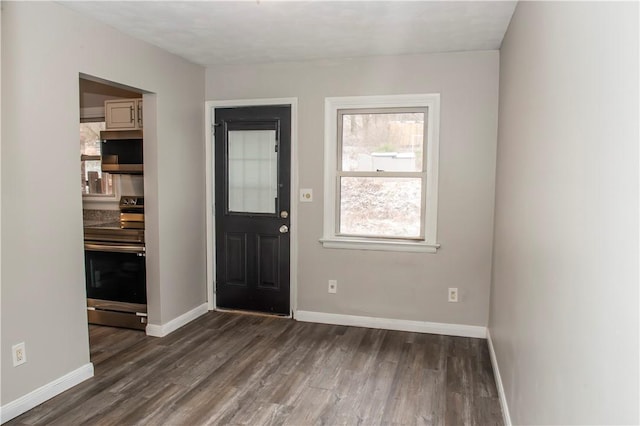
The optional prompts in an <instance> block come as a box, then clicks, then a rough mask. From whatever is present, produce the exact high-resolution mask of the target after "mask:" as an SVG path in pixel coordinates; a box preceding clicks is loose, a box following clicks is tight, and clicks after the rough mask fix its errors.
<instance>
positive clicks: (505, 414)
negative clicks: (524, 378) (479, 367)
mask: <svg viewBox="0 0 640 426" xmlns="http://www.w3.org/2000/svg"><path fill="white" fill-rule="evenodd" d="M487 341H488V343H489V357H490V358H491V366H492V367H493V375H494V377H495V380H496V387H497V388H498V398H499V399H500V408H502V418H503V419H504V424H505V426H511V425H512V424H513V423H511V415H510V414H509V406H508V405H507V396H506V395H505V393H504V386H503V385H502V377H500V369H499V368H498V358H496V352H495V350H494V349H493V341H492V340H491V332H490V331H489V329H487Z"/></svg>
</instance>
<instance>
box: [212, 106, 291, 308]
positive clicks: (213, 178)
mask: <svg viewBox="0 0 640 426" xmlns="http://www.w3.org/2000/svg"><path fill="white" fill-rule="evenodd" d="M268 105H290V106H291V216H290V217H291V226H290V228H291V229H290V235H291V237H290V238H291V240H290V243H291V254H290V259H289V265H290V268H289V271H290V281H289V311H290V315H289V316H290V317H292V316H293V315H294V313H295V312H296V311H297V294H298V196H297V194H298V98H267V99H236V100H220V101H206V102H205V103H204V113H205V135H206V144H205V156H206V161H207V163H206V174H207V181H206V192H207V193H206V198H205V201H206V206H207V213H206V216H207V227H206V229H207V305H208V307H209V310H210V311H213V310H216V309H217V304H216V293H215V285H214V283H215V279H216V263H215V257H216V256H215V252H216V246H215V230H216V227H215V211H216V209H215V199H216V198H215V189H216V185H215V175H214V165H215V150H214V149H213V143H214V142H215V139H214V138H213V130H214V126H213V124H214V114H215V109H216V108H223V107H243V106H268Z"/></svg>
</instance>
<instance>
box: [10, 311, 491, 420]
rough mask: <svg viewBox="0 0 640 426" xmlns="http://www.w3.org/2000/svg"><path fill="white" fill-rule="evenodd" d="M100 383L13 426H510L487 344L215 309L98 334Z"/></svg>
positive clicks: (94, 347)
mask: <svg viewBox="0 0 640 426" xmlns="http://www.w3.org/2000/svg"><path fill="white" fill-rule="evenodd" d="M90 341H91V361H92V362H93V364H94V366H95V377H94V378H92V379H89V380H87V381H85V382H84V383H82V384H80V385H78V386H76V387H74V388H73V389H70V390H68V391H67V392H64V393H63V394H61V395H58V396H57V397H55V398H53V399H51V400H49V401H47V402H45V403H44V404H42V405H40V406H38V407H36V408H34V409H32V410H31V411H29V412H27V413H25V414H23V415H22V416H20V417H18V418H16V419H14V420H12V421H10V422H8V423H7V424H8V425H20V424H26V425H33V424H47V425H79V424H90V425H134V424H140V425H205V424H207V425H209V424H221V425H227V424H229V425H234V424H247V425H263V424H287V425H307V424H323V425H338V424H345V425H376V424H384V425H404V424H406V425H413V424H421V425H422V424H437V425H442V424H446V425H499V424H502V414H501V411H500V405H499V402H498V398H497V391H496V386H495V382H494V378H493V372H492V368H491V363H490V359H489V352H488V348H487V342H486V340H482V339H471V338H463V337H449V336H440V335H433V334H420V333H408V332H399V331H386V330H375V329H367V328H358V327H344V326H331V325H324V324H309V323H301V322H296V321H293V320H290V319H283V318H273V317H262V316H251V315H240V314H234V313H218V312H210V313H208V314H206V315H204V316H203V317H201V318H199V319H198V320H196V321H194V322H192V323H190V324H189V325H187V326H185V327H183V328H181V329H179V330H177V331H175V332H174V333H172V334H170V335H169V336H166V337H164V338H154V337H147V336H145V335H144V333H142V332H139V331H133V330H125V329H116V328H109V327H98V326H90Z"/></svg>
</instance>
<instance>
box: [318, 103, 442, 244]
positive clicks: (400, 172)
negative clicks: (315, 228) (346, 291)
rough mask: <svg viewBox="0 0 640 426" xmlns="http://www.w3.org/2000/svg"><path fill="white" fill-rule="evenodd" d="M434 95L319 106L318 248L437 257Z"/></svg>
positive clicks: (436, 136)
mask: <svg viewBox="0 0 640 426" xmlns="http://www.w3.org/2000/svg"><path fill="white" fill-rule="evenodd" d="M438 116H439V95H437V94H435V95H402V96H366V97H348V98H327V99H326V100H325V212H324V213H325V220H324V236H323V238H322V239H321V241H322V243H323V245H324V247H328V248H354V249H369V250H402V251H424V252H433V253H434V252H435V251H436V249H437V247H438V245H437V243H436V214H437V197H438V196H437V173H438V163H437V160H438Z"/></svg>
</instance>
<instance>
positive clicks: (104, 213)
mask: <svg viewBox="0 0 640 426" xmlns="http://www.w3.org/2000/svg"><path fill="white" fill-rule="evenodd" d="M82 219H83V220H91V221H100V222H117V221H118V220H120V210H89V209H82Z"/></svg>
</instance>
